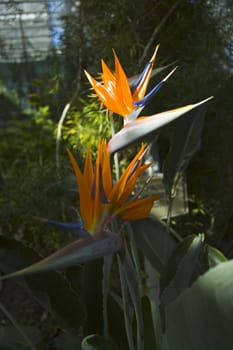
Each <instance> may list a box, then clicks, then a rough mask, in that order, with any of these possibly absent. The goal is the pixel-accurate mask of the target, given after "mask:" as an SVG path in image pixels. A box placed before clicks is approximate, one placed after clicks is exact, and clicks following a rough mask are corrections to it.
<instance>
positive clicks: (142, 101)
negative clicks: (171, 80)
mask: <svg viewBox="0 0 233 350" xmlns="http://www.w3.org/2000/svg"><path fill="white" fill-rule="evenodd" d="M163 84H164V81H163V80H162V81H160V82H159V83H158V84H157V85H155V87H154V88H153V89H152V90H151V91H150V92H149V93H148V94H147V95H146V96H145V97H144V98H142V99H141V100H140V101H137V102H134V106H136V107H142V106H145V105H146V104H147V103H148V101H149V100H150V99H151V98H152V97H153V96H154V94H155V93H156V92H157V91H159V89H160V88H161V87H162V86H163Z"/></svg>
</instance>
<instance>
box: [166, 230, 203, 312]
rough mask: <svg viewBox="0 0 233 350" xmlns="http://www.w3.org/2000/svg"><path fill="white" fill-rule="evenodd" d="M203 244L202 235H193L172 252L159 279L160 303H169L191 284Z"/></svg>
mask: <svg viewBox="0 0 233 350" xmlns="http://www.w3.org/2000/svg"><path fill="white" fill-rule="evenodd" d="M203 245H204V237H203V235H199V236H194V235H193V236H190V237H187V238H185V239H184V241H183V242H182V243H180V244H179V246H178V247H177V248H176V250H175V251H174V252H173V253H172V255H171V257H170V259H169V261H168V263H167V265H166V266H165V269H164V272H163V275H162V279H161V291H162V294H161V305H167V304H168V303H170V302H171V301H172V300H174V299H175V298H177V296H178V295H179V294H180V293H181V292H182V291H183V289H185V288H187V287H188V286H189V285H190V284H191V282H192V277H193V274H194V271H195V269H196V267H197V264H198V261H199V257H200V254H201V252H202V249H203Z"/></svg>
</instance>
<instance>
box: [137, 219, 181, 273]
mask: <svg viewBox="0 0 233 350" xmlns="http://www.w3.org/2000/svg"><path fill="white" fill-rule="evenodd" d="M131 225H132V227H133V231H134V239H135V242H136V244H137V247H138V249H140V250H141V251H142V252H143V254H144V255H145V256H146V258H147V259H148V260H149V262H150V263H151V265H152V266H153V267H154V268H155V269H156V270H157V271H158V272H161V270H162V269H163V267H164V264H165V263H166V262H167V260H168V258H169V257H170V255H171V253H172V251H173V250H174V249H175V247H176V245H177V243H178V241H177V240H176V239H175V238H174V237H173V236H172V234H171V232H172V230H171V229H169V230H168V228H167V226H166V225H165V224H164V223H163V222H162V221H159V220H152V219H149V218H148V219H144V220H140V221H137V222H132V223H131Z"/></svg>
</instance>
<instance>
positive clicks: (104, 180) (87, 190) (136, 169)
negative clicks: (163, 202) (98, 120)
mask: <svg viewBox="0 0 233 350" xmlns="http://www.w3.org/2000/svg"><path fill="white" fill-rule="evenodd" d="M145 150H146V146H145V145H142V146H141V149H140V150H139V152H138V153H137V154H136V156H135V157H134V158H133V160H132V161H131V162H130V164H129V165H128V167H127V168H126V169H125V171H124V172H123V173H122V175H121V177H120V178H119V180H118V181H117V182H116V183H113V179H112V169H111V164H110V154H109V150H108V146H107V144H106V143H105V141H100V142H99V145H98V151H97V157H96V162H95V165H93V163H92V160H91V153H90V150H88V151H87V154H86V159H85V164H84V169H83V172H82V171H81V169H80V167H79V165H78V164H77V162H76V160H75V158H74V156H73V155H72V153H71V152H70V151H69V150H68V154H69V157H70V160H71V163H72V166H73V169H74V172H75V175H76V179H77V185H78V189H79V196H80V215H81V218H82V222H83V229H84V230H85V231H87V232H88V233H90V234H91V235H94V236H96V235H101V233H102V232H104V230H105V228H106V226H107V225H108V223H109V222H110V221H112V220H113V219H115V218H116V217H119V218H121V219H122V220H140V219H143V218H145V217H146V216H147V215H148V214H149V212H150V210H151V207H152V205H153V202H154V201H155V200H157V199H159V196H158V195H154V196H151V197H147V198H138V195H137V194H134V195H133V194H132V193H133V190H134V187H135V184H136V181H137V179H138V177H139V176H140V175H141V174H142V172H144V171H145V170H146V169H147V168H148V166H150V164H146V165H143V164H142V158H143V155H144V154H145Z"/></svg>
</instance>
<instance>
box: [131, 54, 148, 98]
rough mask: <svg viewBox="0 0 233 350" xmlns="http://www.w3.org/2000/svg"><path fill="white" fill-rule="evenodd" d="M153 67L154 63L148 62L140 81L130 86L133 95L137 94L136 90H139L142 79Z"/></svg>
mask: <svg viewBox="0 0 233 350" xmlns="http://www.w3.org/2000/svg"><path fill="white" fill-rule="evenodd" d="M151 65H152V62H151V61H150V62H148V63H147V64H146V66H145V68H144V69H143V71H142V73H141V74H140V76H139V78H138V80H137V81H136V82H135V83H134V84H132V85H131V86H130V90H131V93H132V94H133V93H134V92H135V90H136V89H137V87H138V86H139V84H140V83H141V81H142V79H143V78H144V76H145V75H146V74H147V73H148V71H149V69H150V67H151Z"/></svg>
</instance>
